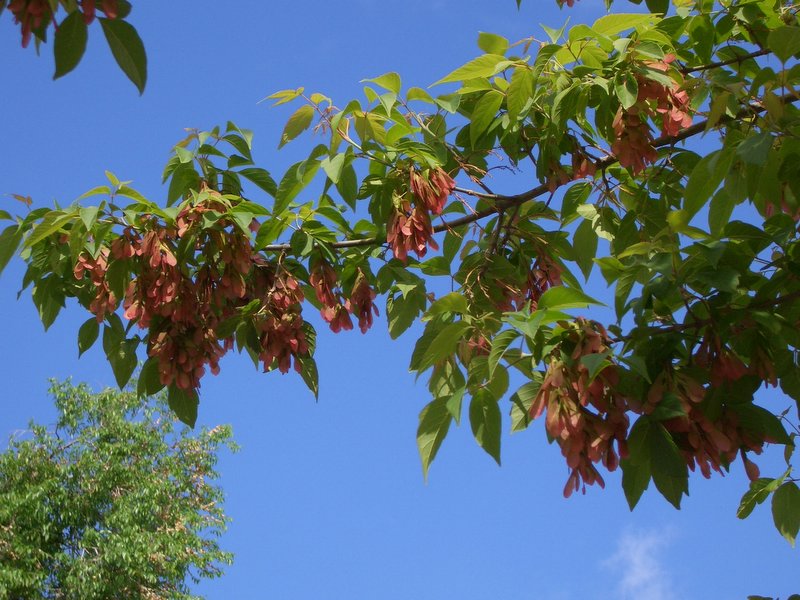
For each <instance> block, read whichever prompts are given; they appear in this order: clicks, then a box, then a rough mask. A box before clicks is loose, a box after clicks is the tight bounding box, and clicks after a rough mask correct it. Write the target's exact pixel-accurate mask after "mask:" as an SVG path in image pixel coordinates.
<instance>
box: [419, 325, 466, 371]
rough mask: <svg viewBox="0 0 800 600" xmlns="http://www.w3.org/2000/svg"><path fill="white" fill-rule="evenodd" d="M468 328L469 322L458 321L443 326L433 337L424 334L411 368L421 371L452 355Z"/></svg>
mask: <svg viewBox="0 0 800 600" xmlns="http://www.w3.org/2000/svg"><path fill="white" fill-rule="evenodd" d="M431 325H432V324H428V327H431ZM426 329H427V328H426ZM467 329H469V325H468V324H467V323H465V322H464V321H456V322H455V323H448V324H447V325H445V326H444V327H442V328H441V329H440V330H438V331H437V332H436V335H435V336H433V338H432V339H429V338H428V337H426V336H425V335H424V334H423V336H422V337H421V338H420V339H419V340H417V344H416V346H415V347H414V352H413V354H412V357H411V365H410V367H409V368H410V369H411V370H412V371H418V372H420V373H421V372H422V371H424V370H425V369H428V368H430V367H432V366H433V365H434V364H436V363H437V362H439V361H441V360H443V359H445V358H447V357H448V356H451V355H452V354H453V353H454V352H455V351H456V346H457V345H458V342H459V341H460V340H461V338H463V337H464V333H465V332H466V331H467Z"/></svg>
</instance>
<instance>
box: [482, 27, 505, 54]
mask: <svg viewBox="0 0 800 600" xmlns="http://www.w3.org/2000/svg"><path fill="white" fill-rule="evenodd" d="M478 47H479V48H480V49H481V50H483V51H484V52H486V54H505V53H506V52H507V51H508V40H507V39H506V38H504V37H503V36H502V35H495V34H494V33H486V32H485V31H481V32H480V33H479V34H478Z"/></svg>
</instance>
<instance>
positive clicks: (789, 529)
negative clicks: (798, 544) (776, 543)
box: [772, 481, 800, 548]
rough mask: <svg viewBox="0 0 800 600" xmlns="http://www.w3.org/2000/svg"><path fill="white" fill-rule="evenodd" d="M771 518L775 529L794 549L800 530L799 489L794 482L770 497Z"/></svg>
mask: <svg viewBox="0 0 800 600" xmlns="http://www.w3.org/2000/svg"><path fill="white" fill-rule="evenodd" d="M772 518H773V520H774V521H775V527H776V528H777V529H778V531H779V532H780V534H781V535H782V536H783V537H785V538H786V539H787V540H788V542H789V543H790V544H791V545H792V547H793V548H794V544H795V539H796V538H797V533H798V530H800V489H798V488H797V484H796V483H795V482H794V481H787V482H786V483H784V484H783V485H782V486H781V487H779V488H778V489H777V490H775V493H774V494H773V496H772Z"/></svg>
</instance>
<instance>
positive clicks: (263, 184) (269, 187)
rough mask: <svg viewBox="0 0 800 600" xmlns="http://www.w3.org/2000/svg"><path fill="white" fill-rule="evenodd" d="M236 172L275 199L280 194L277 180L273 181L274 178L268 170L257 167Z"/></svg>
mask: <svg viewBox="0 0 800 600" xmlns="http://www.w3.org/2000/svg"><path fill="white" fill-rule="evenodd" d="M236 172H237V173H238V174H239V175H241V176H242V177H244V178H245V179H247V180H249V181H251V182H252V183H254V184H256V185H257V186H258V187H260V188H261V189H262V190H264V191H265V192H267V193H268V194H269V195H270V196H272V197H273V198H274V197H275V194H277V193H278V185H277V184H276V183H275V180H274V179H272V177H271V176H270V174H269V172H268V171H267V170H266V169H260V168H257V167H248V168H246V169H241V170H239V171H236Z"/></svg>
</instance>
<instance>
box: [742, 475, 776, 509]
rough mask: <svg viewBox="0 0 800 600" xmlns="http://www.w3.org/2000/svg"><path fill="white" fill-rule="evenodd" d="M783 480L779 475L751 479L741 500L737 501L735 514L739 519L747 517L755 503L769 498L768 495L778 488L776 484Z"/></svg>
mask: <svg viewBox="0 0 800 600" xmlns="http://www.w3.org/2000/svg"><path fill="white" fill-rule="evenodd" d="M783 480H784V477H779V478H778V479H769V478H767V477H761V478H759V479H756V480H755V481H751V482H750V489H749V490H747V492H745V494H744V496H742V501H741V502H740V503H739V509H738V510H737V511H736V516H737V517H738V518H740V519H746V518H747V517H749V516H750V513H752V512H753V509H754V508H755V507H756V505H757V504H761V503H763V502H764V500H766V499H767V498H769V495H770V494H771V493H772V492H774V491H775V490H777V489H778V486H779V485H780V484H781V483H782V482H783Z"/></svg>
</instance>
